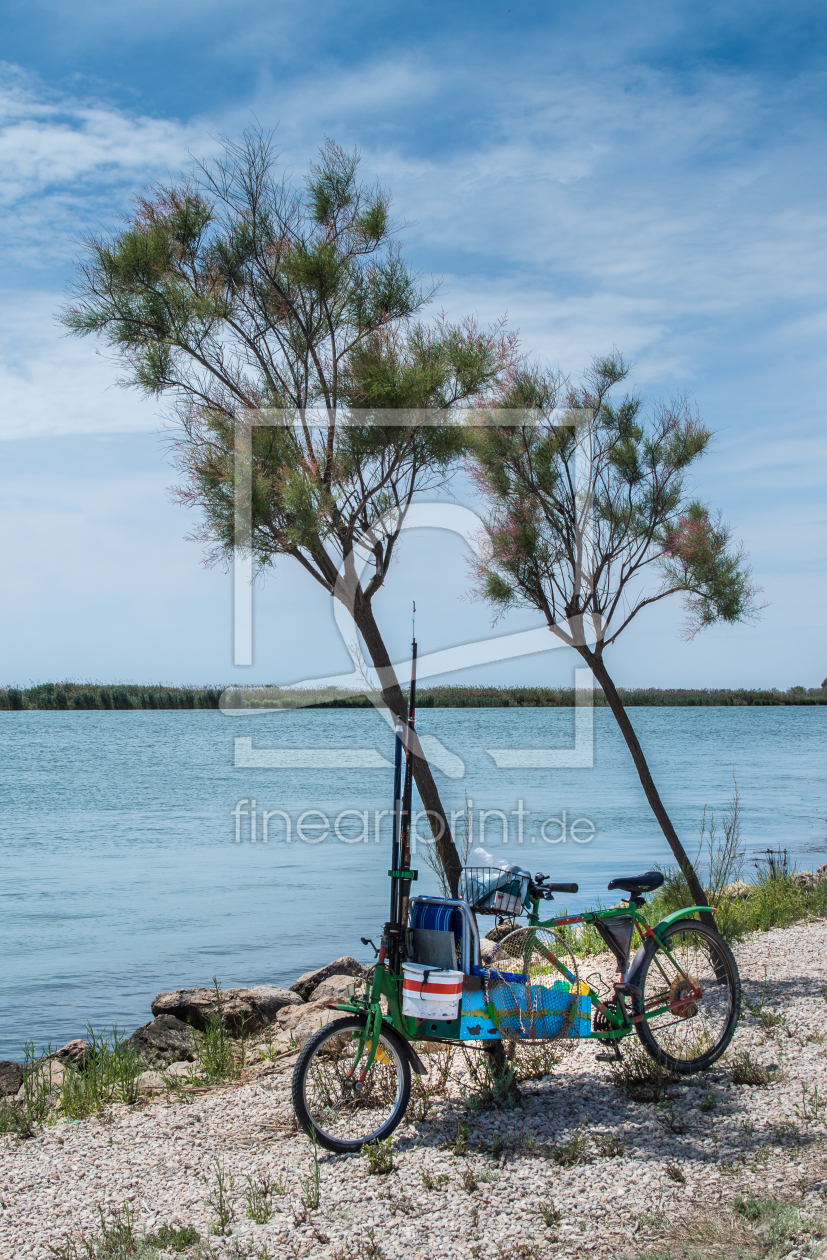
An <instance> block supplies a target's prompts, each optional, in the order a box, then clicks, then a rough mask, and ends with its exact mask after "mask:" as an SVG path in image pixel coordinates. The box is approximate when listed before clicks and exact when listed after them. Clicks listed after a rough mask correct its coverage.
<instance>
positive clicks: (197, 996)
mask: <svg viewBox="0 0 827 1260" xmlns="http://www.w3.org/2000/svg"><path fill="white" fill-rule="evenodd" d="M301 1000H302V999H301V998H300V997H298V996H297V994H296V993H291V992H290V991H289V990H288V989H280V988H279V987H278V986H277V985H275V984H256V985H253V986H252V987H251V988H249V989H223V990H222V993H221V1005H222V1008H223V1011H224V1021H225V1023H226V1025H227V1028H228V1029H229V1030H230V1032H232V1033H235V1034H240V1033H242V1032H245V1033H253V1032H257V1031H258V1029H259V1028H264V1027H266V1026H267V1024H272V1023H273V1021H274V1019H275V1018H276V1015H277V1014H278V1012H279V1011H280V1010H281V1009H282V1007H284V1006H292V1005H296V1006H297V1005H300V1004H301ZM214 1012H215V990H214V989H176V990H174V991H173V992H170V993H159V994H158V996H157V997H156V999H155V1001H154V1002H153V1003H152V1014H153V1015H175V1016H176V1018H177V1019H179V1020H182V1021H183V1022H184V1023H185V1024H191V1025H192V1027H193V1028H198V1029H200V1031H201V1032H203V1031H204V1030H205V1029H206V1027H207V1024H208V1022H209V1020H210V1017H211V1016H212V1015H213V1014H214Z"/></svg>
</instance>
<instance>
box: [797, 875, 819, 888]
mask: <svg viewBox="0 0 827 1260" xmlns="http://www.w3.org/2000/svg"><path fill="white" fill-rule="evenodd" d="M791 880H792V883H793V886H794V887H795V888H815V886H816V884H817V882H818V881H817V879H816V877H815V875H814V874H813V872H812V871H796V872H795V874H794V875H793V876H792V877H791Z"/></svg>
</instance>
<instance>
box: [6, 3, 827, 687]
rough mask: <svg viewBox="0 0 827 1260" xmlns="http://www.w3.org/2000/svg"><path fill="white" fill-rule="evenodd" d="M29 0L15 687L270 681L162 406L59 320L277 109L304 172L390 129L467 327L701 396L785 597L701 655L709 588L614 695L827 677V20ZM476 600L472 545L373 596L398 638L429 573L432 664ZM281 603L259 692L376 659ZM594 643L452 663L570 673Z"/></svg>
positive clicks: (397, 175) (711, 10) (814, 11)
mask: <svg viewBox="0 0 827 1260" xmlns="http://www.w3.org/2000/svg"><path fill="white" fill-rule="evenodd" d="M0 9H1V10H2V25H0V29H2V30H3V32H4V38H3V43H2V47H0V55H2V57H3V59H4V60H3V65H2V68H1V69H0V216H2V217H1V218H0V247H1V249H0V258H2V272H1V273H0V294H1V295H2V303H0V437H2V439H3V440H2V442H0V516H1V517H2V528H3V536H4V538H5V539H6V542H7V545H6V546H5V547H4V548H3V554H2V559H0V581H1V582H2V589H3V590H4V592H5V593H6V599H5V600H4V607H3V613H2V620H1V621H0V661H1V662H2V668H0V682H6V681H8V682H11V681H16V682H22V683H26V682H28V681H29V680H43V679H46V678H56V677H70V678H94V679H116V678H122V679H135V680H142V679H150V678H152V679H165V680H169V681H178V682H185V681H189V682H202V681H203V682H207V681H210V682H212V681H216V682H223V681H227V680H229V679H230V678H232V677H233V676H239V671H237V670H234V669H233V668H232V666H231V638H230V586H229V580H228V578H227V577H226V575H224V574H223V573H221V572H217V571H206V570H204V569H203V568H202V567H201V565H200V562H199V559H200V557H199V552H198V548H197V547H196V546H195V545H194V544H192V543H188V542H186V541H185V540H184V535H185V534H186V533H187V532H188V531H189V529H190V528H191V527H192V524H193V521H192V520H191V519H189V518H188V517H187V514H186V513H185V512H184V511H183V510H182V509H181V508H178V507H175V506H174V505H172V504H171V503H170V502H169V498H168V494H167V487H168V486H169V485H170V484H171V483H172V482H173V481H174V473H173V471H172V469H171V468H170V466H169V462H168V459H167V456H166V447H165V445H164V440H163V438H162V437H161V436H160V431H161V430H162V428H163V425H164V419H163V414H162V410H161V408H160V407H159V405H158V404H157V403H155V402H151V401H147V400H144V399H141V398H139V397H138V396H136V395H134V394H131V393H128V392H125V391H122V390H120V389H117V388H115V387H114V386H113V384H112V382H113V380H114V378H115V376H116V369H115V368H114V366H113V365H112V364H111V363H110V362H108V361H107V360H106V358H105V357H104V356H103V355H102V354H100V353H99V348H96V347H95V345H94V344H93V343H92V342H90V341H84V342H75V341H70V340H67V339H66V338H64V337H63V336H62V334H61V332H60V330H59V328H58V327H57V326H56V324H55V320H54V314H55V311H56V310H57V308H58V307H59V306H60V304H61V302H62V300H63V297H64V292H65V287H66V284H67V282H68V280H69V278H70V276H71V271H72V259H73V257H74V255H75V253H76V251H77V246H76V242H77V239H78V238H79V237H80V236H82V234H83V233H84V232H86V231H89V230H94V229H97V228H100V227H103V228H106V227H109V226H111V225H115V224H117V222H118V218H119V216H120V215H121V214H123V213H124V212H125V211H126V210H127V209H128V206H129V201H130V198H131V196H132V195H133V194H134V193H135V192H136V191H138V190H139V189H141V188H142V187H144V186H145V185H146V184H147V183H149V182H151V181H153V180H155V179H164V178H166V177H167V176H168V175H169V174H170V173H174V172H177V171H178V170H179V169H180V168H181V166H182V165H185V164H186V163H187V161H188V157H189V155H195V156H199V157H200V156H209V154H211V153H212V152H215V150H216V148H217V145H218V137H219V136H220V135H221V134H227V135H230V136H234V135H237V134H238V133H239V132H240V131H241V129H242V128H243V127H244V126H245V125H247V124H248V123H249V122H250V121H251V120H252V119H253V118H255V119H257V120H258V121H259V122H261V123H262V124H263V125H264V126H267V127H269V126H277V127H278V131H277V136H278V143H279V145H280V147H281V149H282V161H283V162H284V165H285V168H286V169H287V170H288V171H291V172H293V173H294V174H295V175H296V176H297V177H301V175H302V173H303V171H304V170H305V169H306V167H307V164H308V162H309V161H310V160H311V159H312V156H313V153H314V150H315V147H316V146H317V145H318V144H319V143H320V142H321V141H322V140H323V139H324V137H325V136H331V137H333V138H334V139H336V140H338V141H339V142H340V143H342V144H344V145H347V146H349V145H353V144H357V145H358V146H359V147H360V149H361V151H362V154H363V164H364V171H365V173H366V175H368V176H369V177H375V178H377V179H379V180H380V181H381V182H382V183H383V184H385V185H387V186H388V187H390V189H391V190H392V192H393V195H394V202H395V210H396V213H397V215H398V217H399V218H401V219H404V220H405V221H406V222H407V227H406V229H405V231H404V233H403V236H402V239H403V242H404V246H405V249H406V252H407V254H408V257H409V258H410V260H411V262H412V263H413V264H414V265H415V266H416V267H418V268H420V269H421V270H422V271H423V272H424V273H425V274H426V275H428V276H429V275H435V276H437V277H441V280H442V287H441V292H440V298H439V303H440V304H441V305H442V306H444V307H445V309H446V311H447V312H448V314H449V315H450V316H451V317H453V318H459V317H461V316H463V315H465V314H466V313H468V312H473V313H476V314H477V315H478V316H479V317H480V318H481V319H482V320H488V319H492V318H495V317H496V316H498V315H500V314H502V313H503V312H505V311H507V312H508V315H509V320H510V323H511V324H512V325H513V326H515V327H517V328H519V329H520V331H521V334H522V339H523V342H524V344H525V345H526V346H527V347H528V348H529V349H531V350H532V351H533V352H534V353H536V354H537V355H540V356H542V357H547V358H549V359H550V360H551V361H553V362H554V363H557V364H559V365H560V366H561V367H562V368H564V369H565V370H567V371H569V370H570V371H573V372H575V373H576V372H577V371H578V370H579V369H580V368H582V367H583V366H584V365H585V364H586V363H587V362H588V359H589V357H590V356H591V354H593V353H595V352H600V351H604V350H606V349H607V348H610V347H611V346H613V345H616V346H618V347H619V348H620V349H621V350H622V351H623V352H624V353H625V354H626V355H627V356H628V357H629V358H631V359H632V360H633V362H634V364H635V369H634V379H635V383H636V384H637V386H638V387H639V388H640V389H641V390H642V391H644V392H646V393H647V394H652V395H654V396H663V395H668V394H674V393H677V392H680V391H683V390H687V391H689V392H690V393H691V394H692V396H693V397H694V399H695V401H696V402H697V405H698V407H699V409H700V412H701V414H702V415H703V416H704V418H705V419H706V420H707V421H708V423H710V424H711V426H712V427H713V428H715V429H716V430H717V431H718V433H719V438H718V441H717V444H716V447H715V450H714V451H713V453H712V454H711V455H709V456H708V457H707V459H706V460H705V461H704V463H703V464H702V465H701V467H700V469H699V472H698V477H697V489H698V492H699V493H700V494H701V495H702V496H703V497H705V498H708V499H709V500H710V501H711V502H713V503H715V504H718V505H720V506H721V507H722V509H723V511H724V515H725V517H726V519H728V520H729V521H730V522H731V523H732V525H733V527H734V529H735V530H736V532H737V534H738V535H739V536H740V537H743V539H744V541H745V544H746V546H747V549H748V551H749V552H750V555H751V559H752V563H753V566H754V569H755V572H756V577H757V580H758V581H759V582H760V584H761V585H762V586H763V588H764V590H765V598H766V599H767V600H768V601H769V607H768V608H767V610H766V612H765V614H764V617H763V620H762V622H761V623H760V624H759V625H758V626H757V627H750V628H735V629H721V630H715V631H713V632H710V633H707V634H705V635H703V636H700V637H699V638H698V639H697V640H696V641H695V642H694V643H693V644H690V645H686V644H684V643H683V642H682V641H681V640H680V638H679V637H678V632H679V628H680V623H681V614H680V609H679V608H677V607H676V608H674V609H660V610H658V611H657V612H655V613H653V614H651V615H650V616H649V617H648V619H646V620H644V619H643V618H641V620H640V625H639V627H636V628H635V629H634V630H633V631H630V632H629V633H628V635H627V636H626V637H625V640H624V641H623V642H622V643H621V644H619V645H618V647H617V648H615V649H613V650H612V665H613V668H614V672H615V675H616V677H617V679H618V681H619V682H621V683H624V684H627V685H632V684H647V683H649V684H653V685H662V686H670V685H678V686H679V685H742V684H743V685H768V686H772V685H776V686H781V687H786V686H789V685H791V684H794V683H799V682H801V683H805V684H807V685H814V684H817V683H820V682H821V679H822V678H823V677H824V676H825V674H827V651H825V644H824V634H823V630H822V626H823V624H824V614H825V611H827V608H825V604H827V601H826V600H825V593H824V570H825V535H826V533H827V531H826V530H825V525H827V509H825V502H824V498H825V496H824V485H825V464H826V462H827V461H826V460H825V456H826V455H827V438H825V426H824V412H825V383H824V382H825V380H827V372H825V367H827V363H826V362H825V359H827V352H826V351H825V342H826V339H825V333H826V332H827V309H826V307H825V278H826V275H827V267H826V266H825V263H827V198H825V191H827V189H825V184H827V176H825V169H827V163H825V111H826V110H827V93H825V87H827V61H826V60H825V25H827V19H826V18H825V13H824V9H823V6H821V5H819V6H817V5H816V4H784V5H781V4H763V5H762V4H754V3H753V4H750V5H746V4H743V5H738V4H730V5H728V6H726V11H725V13H721V12H720V11H719V9H718V8H717V7H715V6H712V5H699V4H692V5H688V4H665V5H661V6H655V5H651V4H649V5H634V4H632V5H626V6H623V7H622V8H620V7H618V6H615V5H610V4H606V3H584V4H582V5H579V6H571V5H565V6H564V5H561V4H549V3H543V4H537V3H530V4H529V3H519V0H511V3H510V4H502V5H493V4H480V3H476V4H473V5H472V4H468V3H454V4H451V5H450V6H446V5H442V4H436V3H414V4H409V5H407V6H406V7H405V9H404V11H402V10H401V9H400V6H396V5H392V4H391V3H390V2H389V0H386V2H385V3H382V2H377V3H368V4H362V5H359V6H354V5H345V4H333V3H315V4H313V3H311V4H307V3H305V4H303V5H298V4H283V3H278V2H276V3H272V2H271V3H268V4H263V3H262V4H257V3H251V4H235V5H234V6H232V7H228V6H226V5H218V4H214V5H210V4H208V3H199V4H198V5H195V4H184V3H174V2H173V3H165V4H163V5H162V4H160V3H150V4H140V3H138V4H135V5H132V6H130V7H129V8H128V9H124V8H122V7H121V8H118V7H117V6H112V5H104V4H99V3H95V4H83V3H80V4H77V5H72V6H70V5H66V4H36V3H35V4H33V3H27V4H26V5H23V4H22V3H18V4H5V5H3V6H0ZM457 493H458V495H459V496H460V497H462V495H463V493H464V492H463V489H462V487H459V488H458V491H457ZM435 561H436V562H438V569H436V570H435ZM435 571H438V572H439V574H440V582H439V583H438V584H436V583H434V581H433V574H434V572H435ZM466 586H467V576H466V571H465V566H464V558H463V553H462V547H461V545H460V544H459V543H458V542H457V541H456V540H454V539H451V538H449V537H447V536H442V535H437V534H429V535H428V536H425V535H424V534H423V536H422V537H418V538H415V539H413V538H412V539H411V541H410V542H409V544H408V545H407V548H406V553H405V563H404V565H403V564H400V565H399V566H398V567H397V569H396V571H395V572H394V573H393V574H392V576H391V579H390V583H389V586H388V589H387V590H386V591H385V592H383V594H382V596H381V598H380V603H379V604H378V606H377V611H378V614H379V617H380V622H381V624H382V625H383V626H385V627H386V629H387V634H388V638H389V640H391V642H392V643H393V644H394V646H395V647H398V648H399V649H400V650H401V647H402V643H403V640H404V638H405V636H406V632H407V619H406V616H405V611H404V610H405V608H406V606H407V603H408V601H409V599H410V597H411V595H412V594H413V595H415V597H416V599H417V604H418V607H419V608H420V609H421V614H420V633H421V637H422V640H423V642H426V641H427V646H428V648H429V649H430V648H437V647H442V646H446V645H448V644H449V643H459V642H463V641H470V640H474V639H476V638H479V637H481V636H482V635H483V634H485V633H486V632H487V630H488V625H489V620H490V618H489V617H488V616H487V614H486V612H485V610H484V609H483V608H481V607H480V606H479V605H473V604H469V603H468V602H467V600H464V599H462V598H460V597H461V596H462V594H463V591H464V590H465V588H466ZM256 617H257V620H256V664H255V666H254V668H253V670H252V671H248V673H249V674H250V676H251V677H254V678H257V679H267V680H269V681H290V680H292V679H297V678H302V677H306V676H308V675H312V674H314V673H316V674H330V673H334V672H337V671H338V670H340V669H344V668H346V667H347V655H346V652H345V649H344V646H343V645H342V643H341V640H340V639H339V637H338V634H337V632H336V630H335V627H334V625H333V620H332V615H331V611H330V608H329V606H328V604H327V602H326V600H325V598H324V597H323V596H322V595H321V594H320V593H317V591H316V590H314V589H313V587H312V584H311V583H310V581H309V579H305V578H304V577H303V576H302V574H301V573H300V572H296V573H294V572H293V571H292V570H291V569H290V567H289V565H286V564H284V565H281V566H280V567H279V569H278V571H277V572H276V573H275V574H274V575H273V576H272V577H271V579H270V581H269V583H268V585H267V587H266V588H265V589H264V590H263V591H259V592H257V594H256ZM529 624H531V620H530V618H527V617H526V616H519V617H515V618H514V619H513V621H512V622H509V624H508V625H507V626H506V627H502V628H504V629H508V628H518V627H522V626H525V625H529ZM571 664H572V663H571V662H566V661H565V660H563V654H561V653H555V654H550V655H549V656H542V657H532V658H530V659H524V660H522V661H519V662H516V661H515V662H511V663H510V664H503V665H500V666H497V667H493V666H492V667H488V668H487V669H485V670H483V669H480V670H477V671H475V672H474V673H473V675H471V674H464V675H461V676H458V678H457V681H462V680H465V679H467V680H469V681H470V680H471V679H472V678H473V679H475V680H480V681H482V680H489V681H501V682H512V681H531V682H537V683H543V682H549V683H551V682H557V681H564V680H566V677H567V672H568V675H570V670H571Z"/></svg>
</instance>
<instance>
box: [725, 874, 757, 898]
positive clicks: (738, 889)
mask: <svg viewBox="0 0 827 1260" xmlns="http://www.w3.org/2000/svg"><path fill="white" fill-rule="evenodd" d="M753 891H754V889H753V885H752V884H747V883H745V882H744V880H742V879H736V880H735V881H734V882H733V883H731V884H727V886H726V888H723V889H722V890H721V892H722V895H723V896H724V897H731V898H732V899H733V900H735V901H746V899H747V898H748V897H749V896H751V895H752V892H753Z"/></svg>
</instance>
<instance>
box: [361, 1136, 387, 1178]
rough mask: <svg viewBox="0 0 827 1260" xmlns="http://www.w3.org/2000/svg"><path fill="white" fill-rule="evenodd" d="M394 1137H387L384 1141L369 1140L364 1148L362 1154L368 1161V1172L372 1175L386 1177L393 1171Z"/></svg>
mask: <svg viewBox="0 0 827 1260" xmlns="http://www.w3.org/2000/svg"><path fill="white" fill-rule="evenodd" d="M392 1142H393V1138H389V1137H387V1138H385V1140H384V1141H382V1142H369V1143H368V1144H367V1146H364V1147H363V1148H362V1154H363V1155H364V1157H365V1159H366V1160H367V1161H368V1174H369V1176H371V1177H386V1176H387V1174H388V1173H390V1172H393V1147H392Z"/></svg>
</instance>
